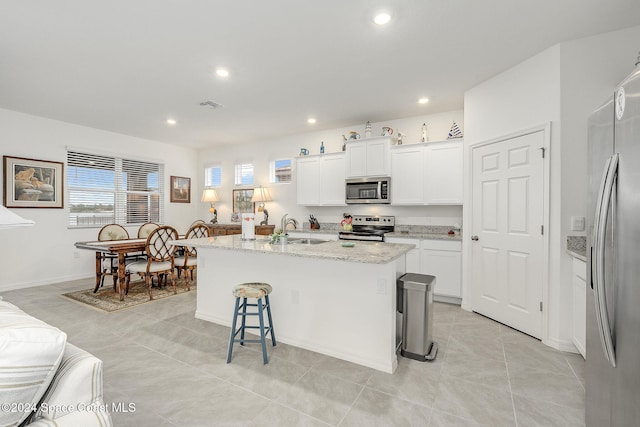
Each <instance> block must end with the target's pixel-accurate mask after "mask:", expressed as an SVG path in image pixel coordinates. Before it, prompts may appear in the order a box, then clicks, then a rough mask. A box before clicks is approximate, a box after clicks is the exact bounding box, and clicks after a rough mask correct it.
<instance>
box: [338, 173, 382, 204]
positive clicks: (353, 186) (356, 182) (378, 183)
mask: <svg viewBox="0 0 640 427" xmlns="http://www.w3.org/2000/svg"><path fill="white" fill-rule="evenodd" d="M345 188H346V189H345V201H346V203H347V204H366V203H369V204H374V203H378V204H383V203H391V196H390V194H389V191H390V190H391V178H389V177H388V176H387V177H366V178H350V179H347V180H346V181H345Z"/></svg>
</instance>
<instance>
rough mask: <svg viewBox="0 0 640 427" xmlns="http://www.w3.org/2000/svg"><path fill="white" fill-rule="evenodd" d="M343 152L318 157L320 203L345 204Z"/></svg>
mask: <svg viewBox="0 0 640 427" xmlns="http://www.w3.org/2000/svg"><path fill="white" fill-rule="evenodd" d="M345 158H346V157H345V154H343V153H338V154H331V155H325V156H322V157H320V204H321V205H330V206H345V205H346V203H345V201H344V199H345V184H344V179H345Z"/></svg>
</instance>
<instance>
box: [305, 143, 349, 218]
mask: <svg viewBox="0 0 640 427" xmlns="http://www.w3.org/2000/svg"><path fill="white" fill-rule="evenodd" d="M296 170H297V179H296V181H297V193H298V204H299V205H306V206H320V205H324V206H343V205H345V202H344V191H345V190H344V176H345V153H334V154H321V155H315V156H303V157H298V158H297V159H296Z"/></svg>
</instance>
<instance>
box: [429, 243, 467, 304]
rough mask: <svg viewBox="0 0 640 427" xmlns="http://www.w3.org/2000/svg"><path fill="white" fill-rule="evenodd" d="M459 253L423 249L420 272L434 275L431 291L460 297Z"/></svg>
mask: <svg viewBox="0 0 640 427" xmlns="http://www.w3.org/2000/svg"><path fill="white" fill-rule="evenodd" d="M461 259H462V257H461V253H460V252H455V251H441V250H434V249H423V250H422V259H421V267H422V271H421V273H422V274H429V275H432V276H436V286H435V288H434V290H433V293H434V294H436V295H443V296H447V297H456V298H461V297H462V281H461V278H460V276H461Z"/></svg>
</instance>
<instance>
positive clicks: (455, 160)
mask: <svg viewBox="0 0 640 427" xmlns="http://www.w3.org/2000/svg"><path fill="white" fill-rule="evenodd" d="M462 147H463V144H462V141H461V140H459V139H456V140H455V141H441V142H431V143H428V144H412V145H404V146H397V147H393V148H392V149H391V173H392V178H391V190H392V192H391V204H392V205H458V204H462V154H463V151H462V149H463V148H462Z"/></svg>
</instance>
